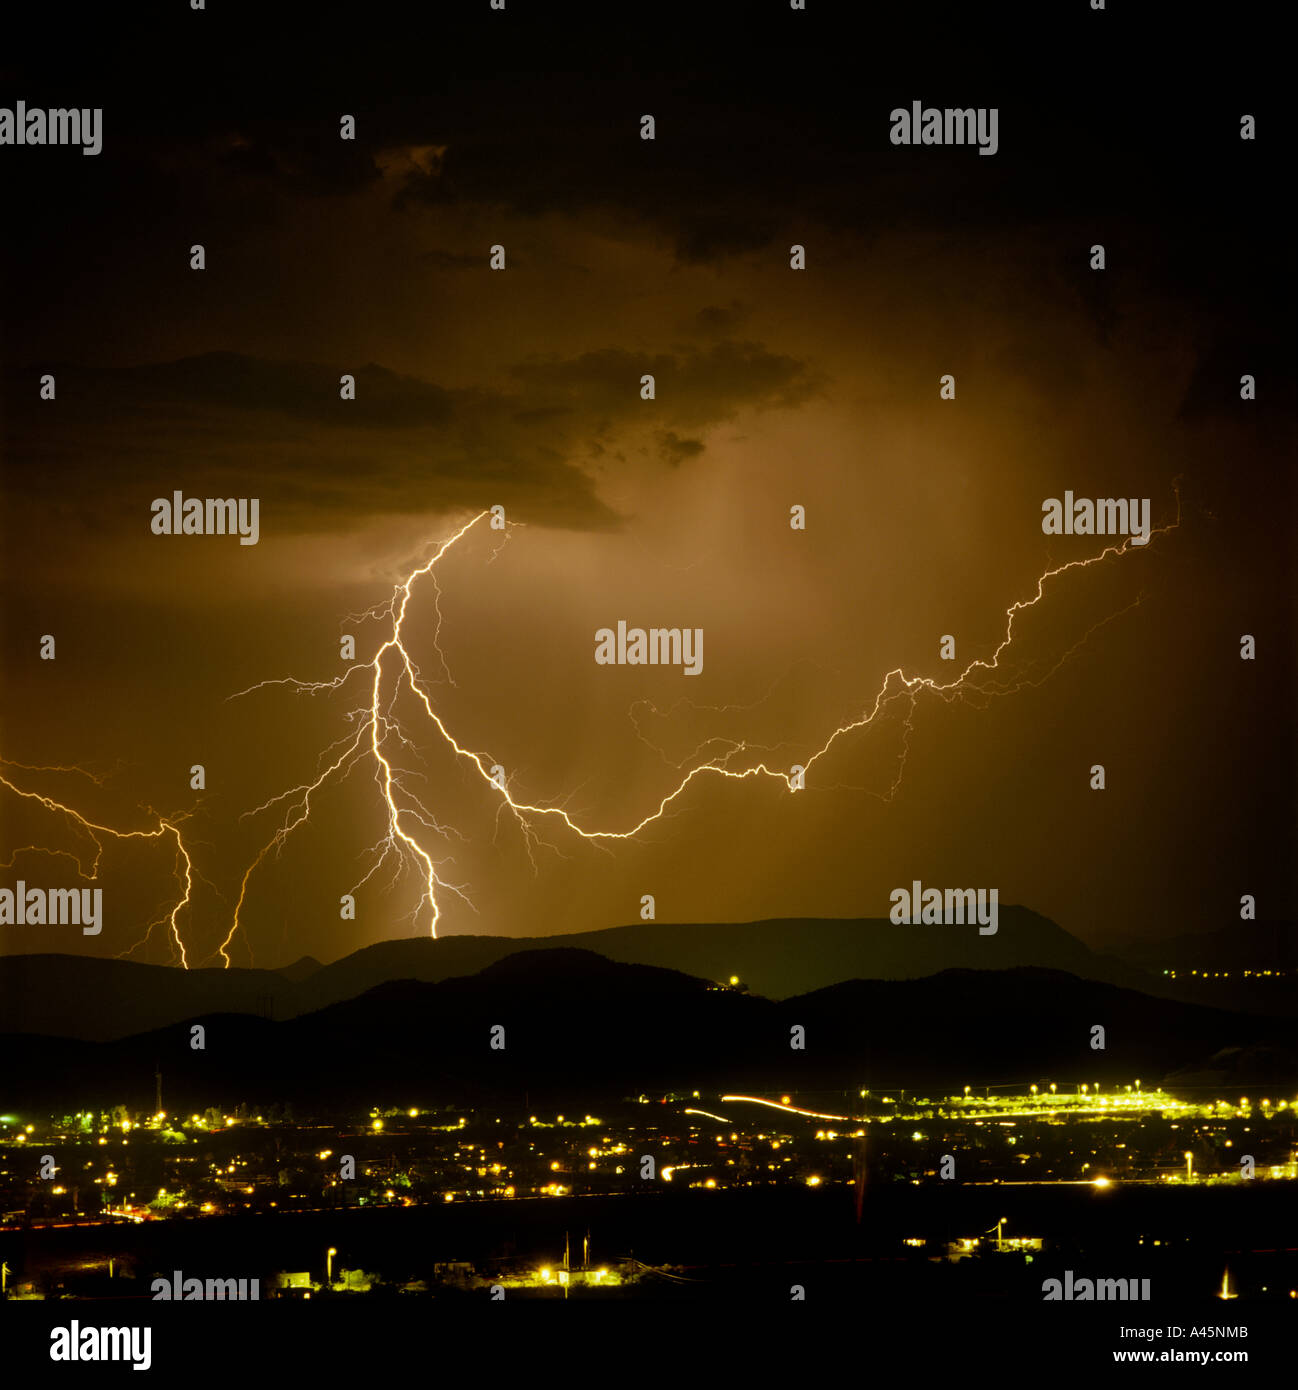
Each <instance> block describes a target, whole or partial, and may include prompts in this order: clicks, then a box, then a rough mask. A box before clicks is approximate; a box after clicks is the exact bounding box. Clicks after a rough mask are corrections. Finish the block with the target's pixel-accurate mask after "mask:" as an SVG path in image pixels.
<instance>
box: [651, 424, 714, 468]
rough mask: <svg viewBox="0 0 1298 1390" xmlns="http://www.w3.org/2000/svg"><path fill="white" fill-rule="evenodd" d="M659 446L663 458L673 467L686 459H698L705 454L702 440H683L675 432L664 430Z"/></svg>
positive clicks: (659, 438) (659, 439)
mask: <svg viewBox="0 0 1298 1390" xmlns="http://www.w3.org/2000/svg"><path fill="white" fill-rule="evenodd" d="M658 446H659V449H660V451H661V453H662V456H663V458H665V459H666V460H667V462H668V463H670V464H671V465H672V466H673V467H677V466H679V465H680V464H682V463H684V462H685V460H686V459H692V458H697V457H698V456H699V455H700V454H701V453H702V452H703V441H702V440H701V439H682V438H681V437H680V435H678V434H677V433H676V431H675V430H664V431H663V432H662V433H661V434H660V435H659V436H658Z"/></svg>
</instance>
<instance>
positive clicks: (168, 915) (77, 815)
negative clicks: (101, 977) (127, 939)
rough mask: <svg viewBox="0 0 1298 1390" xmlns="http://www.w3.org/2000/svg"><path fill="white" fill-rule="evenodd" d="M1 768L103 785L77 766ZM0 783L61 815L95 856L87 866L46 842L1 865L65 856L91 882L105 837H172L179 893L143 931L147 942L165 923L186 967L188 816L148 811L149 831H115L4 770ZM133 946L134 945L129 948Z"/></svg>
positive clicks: (190, 873) (3, 762)
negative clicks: (29, 856)
mask: <svg viewBox="0 0 1298 1390" xmlns="http://www.w3.org/2000/svg"><path fill="white" fill-rule="evenodd" d="M0 768H6V769H9V768H15V769H18V770H19V771H21V772H38V773H47V772H57V773H69V774H74V775H77V776H81V777H87V778H89V779H90V781H92V782H94V783H95V785H96V786H102V785H103V778H101V777H96V776H95V775H94V774H93V773H90V772H87V771H85V770H84V769H83V768H79V767H34V766H31V765H29V764H26V763H15V762H10V761H9V760H8V759H6V758H0ZM0 786H4V787H6V788H8V790H9V791H11V792H13V794H14V795H15V796H18V797H22V798H23V799H24V800H26V801H34V802H37V803H38V804H39V805H41V806H43V807H44V808H45V810H47V811H50V812H53V813H54V814H56V815H60V816H63V817H64V818H65V820H66V821H67V823H68V824H69V826H70V827H71V828H72V830H73V831H74V832H75V833H76V835H77V836H78V837H79V838H80V840H81V841H82V843H83V844H84V843H85V842H86V841H89V844H90V845H93V846H94V856H93V858H92V859H91V860H90V863H89V868H88V869H87V865H86V858H85V856H84V855H82V854H79V853H75V852H73V851H72V850H52V849H50V848H49V847H48V846H45V845H22V846H20V847H19V848H18V849H15V850H14V852H13V853H12V854H11V855H10V856H9V858H8V859H7V860H6V861H5V862H4V864H3V865H0V867H2V868H6V869H8V868H11V867H12V866H13V864H14V861H15V860H16V859H17V857H18V856H19V855H20V854H23V853H29V852H30V853H41V854H55V855H59V854H62V855H66V856H67V857H68V858H69V859H71V860H72V861H73V863H75V864H76V866H77V872H78V873H79V874H80V875H81V877H82V878H84V879H85V880H86V881H87V882H88V883H93V882H94V881H95V880H96V879H97V878H98V877H99V865H100V862H101V861H102V859H103V857H104V840H105V838H107V839H112V840H163V839H167V838H171V839H172V840H173V841H174V842H175V846H176V857H175V865H174V873H175V877H176V884H177V887H178V888H179V889H180V890H181V895H180V897H179V899H178V900H177V901H176V903H175V904H174V906H172V907H171V908H170V909H169V910H167V911H165V912H164V913H163V915H162V916H161V917H158V918H156V919H155V920H154V921H152V922H150V923H149V926H148V930H147V931H146V932H145V937H144V939H145V940H146V941H147V940H148V938H149V936H150V935H152V933H153V929H154V928H155V927H158V926H161V925H162V924H163V923H164V922H165V923H166V925H167V927H168V929H169V931H170V933H171V939H172V941H173V942H174V944H175V947H176V950H177V951H178V952H179V954H180V963H181V965H182V966H183V967H185V968H186V969H188V967H189V957H188V955H187V954H186V951H185V943H184V941H183V940H182V939H181V936H180V924H179V920H178V919H179V917H180V914H181V913H182V912H183V911H184V910H185V909H186V908H187V907H188V906H189V901H190V896H191V894H192V893H193V889H194V865H193V861H192V859H191V858H190V854H189V850H188V849H187V848H186V847H185V841H184V839H183V838H182V836H181V833H180V826H181V824H182V823H183V822H184V821H185V820H187V819H188V815H187V814H186V815H178V816H171V817H167V816H160V815H158V814H157V812H155V811H153V810H149V812H148V814H149V815H150V816H153V817H154V818H155V819H156V821H157V824H156V826H155V827H154V828H153V829H152V830H117V829H115V828H114V827H113V826H111V825H100V824H99V823H98V822H97V821H92V820H90V819H89V818H88V817H86V816H83V815H82V814H81V812H80V811H77V810H74V809H73V808H72V807H71V806H67V805H65V804H64V803H63V802H61V801H55V800H54V798H53V797H51V796H45V795H42V794H41V793H40V792H33V791H28V790H26V789H25V788H23V787H20V786H19V785H18V784H17V783H16V782H14V781H12V780H11V779H10V777H9V776H7V775H6V774H5V773H3V772H0ZM132 949H134V948H132Z"/></svg>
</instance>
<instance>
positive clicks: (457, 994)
mask: <svg viewBox="0 0 1298 1390" xmlns="http://www.w3.org/2000/svg"><path fill="white" fill-rule="evenodd" d="M194 1022H197V1023H201V1025H202V1026H203V1029H204V1030H205V1037H204V1044H205V1045H204V1047H203V1049H202V1050H200V1051H195V1050H194V1049H193V1048H192V1047H191V1025H190V1023H189V1022H188V1021H187V1022H185V1023H183V1024H179V1025H176V1026H172V1027H168V1028H165V1029H161V1030H156V1031H152V1032H149V1033H145V1034H141V1035H138V1036H135V1037H131V1038H125V1039H121V1040H118V1041H116V1042H108V1043H98V1044H96V1043H86V1042H78V1041H71V1040H66V1039H51V1038H38V1037H32V1036H30V1035H26V1036H18V1037H14V1036H9V1037H3V1038H0V1050H2V1055H4V1057H5V1059H6V1064H7V1065H6V1069H5V1079H4V1082H3V1083H0V1105H3V1106H4V1107H5V1108H9V1109H17V1110H21V1109H22V1108H24V1107H31V1106H39V1107H40V1108H42V1109H55V1110H57V1109H59V1108H60V1107H63V1108H68V1107H80V1108H85V1107H87V1106H96V1107H103V1106H108V1105H113V1104H125V1105H127V1106H128V1107H132V1108H139V1109H143V1108H147V1107H149V1106H151V1104H152V1099H153V1084H154V1066H155V1063H156V1064H157V1065H158V1066H160V1067H161V1070H162V1074H163V1093H164V1106H166V1108H168V1109H171V1110H179V1111H185V1112H189V1111H193V1110H202V1109H205V1108H206V1107H207V1106H209V1105H216V1106H218V1107H220V1108H222V1109H226V1110H228V1109H229V1108H231V1107H233V1106H235V1105H236V1104H238V1103H240V1102H245V1103H248V1104H249V1105H252V1106H254V1107H262V1106H266V1105H269V1104H271V1103H273V1102H283V1101H285V1100H291V1101H293V1103H294V1104H295V1105H297V1106H299V1107H300V1108H301V1109H303V1110H307V1111H312V1112H316V1113H323V1112H328V1111H331V1110H342V1109H348V1110H350V1111H352V1113H353V1114H354V1112H355V1110H356V1109H357V1108H358V1107H368V1106H383V1107H388V1106H401V1107H405V1106H411V1105H417V1106H432V1105H439V1104H441V1105H445V1104H458V1105H465V1106H474V1107H481V1108H487V1109H490V1108H492V1107H500V1108H502V1109H511V1110H518V1109H521V1108H522V1107H523V1105H524V1104H525V1103H528V1102H529V1101H530V1103H531V1104H532V1105H536V1104H537V1103H539V1102H540V1101H542V1100H546V1099H548V1100H554V1101H558V1102H560V1103H561V1104H562V1103H565V1102H566V1103H569V1104H572V1105H573V1106H574V1108H575V1107H576V1106H586V1107H592V1106H594V1105H595V1104H596V1103H597V1102H598V1101H599V1100H600V1099H601V1098H606V1099H607V1098H613V1097H618V1096H625V1095H631V1096H635V1095H638V1094H646V1095H662V1094H664V1093H666V1092H669V1091H678V1092H684V1093H686V1094H688V1093H689V1092H690V1091H693V1090H698V1091H703V1092H709V1091H711V1092H716V1091H718V1090H727V1089H729V1090H743V1089H751V1090H757V1091H763V1092H770V1091H772V1090H787V1091H806V1092H809V1091H815V1092H820V1093H824V1092H827V1091H831V1092H832V1091H835V1090H842V1091H844V1092H851V1093H853V1094H855V1092H856V1091H857V1089H858V1088H867V1089H879V1088H885V1087H897V1086H907V1087H925V1088H931V1089H941V1090H951V1091H954V1090H958V1089H959V1088H960V1087H961V1086H963V1085H993V1084H998V1083H1013V1082H1019V1083H1028V1082H1045V1081H1049V1080H1056V1081H1060V1082H1063V1083H1065V1084H1069V1083H1072V1082H1076V1081H1082V1080H1084V1081H1087V1082H1092V1081H1098V1082H1101V1083H1103V1084H1106V1085H1108V1084H1115V1083H1118V1082H1130V1081H1132V1080H1134V1079H1135V1078H1137V1077H1139V1078H1141V1079H1142V1080H1143V1081H1144V1082H1145V1083H1146V1084H1154V1083H1156V1082H1158V1081H1159V1080H1161V1079H1162V1078H1163V1077H1164V1076H1166V1075H1168V1074H1169V1073H1174V1074H1176V1075H1177V1077H1178V1079H1179V1083H1180V1084H1187V1085H1188V1084H1192V1083H1191V1082H1190V1081H1189V1080H1187V1078H1188V1077H1190V1076H1191V1075H1192V1074H1193V1073H1194V1070H1195V1069H1198V1070H1204V1069H1207V1070H1208V1071H1213V1070H1222V1069H1223V1062H1222V1058H1223V1057H1229V1058H1230V1059H1231V1063H1230V1066H1231V1069H1230V1070H1228V1071H1227V1073H1226V1074H1227V1075H1228V1076H1229V1078H1230V1085H1231V1086H1232V1087H1238V1086H1239V1085H1240V1084H1242V1083H1244V1084H1246V1082H1247V1075H1246V1074H1247V1073H1248V1072H1249V1069H1250V1067H1251V1066H1252V1067H1255V1069H1257V1071H1258V1076H1259V1079H1262V1078H1265V1079H1266V1080H1267V1081H1268V1083H1269V1082H1271V1081H1272V1080H1278V1079H1280V1078H1281V1076H1282V1075H1283V1074H1284V1073H1286V1069H1287V1075H1288V1078H1289V1080H1290V1081H1292V1080H1295V1079H1298V1060H1295V1034H1296V1032H1298V1029H1296V1028H1295V1025H1294V1024H1293V1023H1292V1022H1290V1021H1287V1020H1276V1019H1263V1018H1258V1017H1254V1016H1249V1015H1238V1014H1228V1013H1224V1012H1222V1011H1220V1010H1216V1009H1208V1008H1203V1007H1199V1006H1196V1005H1188V1004H1182V1003H1178V1002H1175V1001H1171V1000H1159V999H1152V998H1149V997H1148V996H1144V995H1140V994H1136V993H1134V992H1132V991H1129V990H1124V989H1119V988H1116V987H1114V986H1109V985H1103V984H1095V983H1093V982H1089V981H1085V980H1079V979H1077V978H1076V977H1075V976H1071V975H1068V974H1065V973H1062V972H1058V971H1043V970H1037V969H1026V968H1018V969H1013V970H1007V971H968V970H949V971H943V972H941V973H940V974H937V975H935V976H932V977H930V978H928V979H923V980H905V981H880V980H869V981H864V980H856V981H849V982H846V983H842V984H837V985H834V986H831V987H828V988H825V989H821V990H816V991H814V992H812V993H810V994H806V995H802V996H799V997H796V998H793V999H786V1000H783V1001H778V1002H777V1001H774V1000H769V999H764V998H761V997H760V996H756V995H753V994H748V993H742V992H740V991H737V990H733V989H726V988H718V987H716V986H715V985H712V984H710V983H709V982H708V981H706V980H701V979H697V978H693V977H691V976H688V975H684V974H681V973H679V972H677V971H672V970H666V969H662V968H658V967H649V966H638V965H625V964H620V963H617V962H614V961H610V960H607V959H604V958H602V957H600V956H597V955H595V954H593V953H591V952H587V951H580V950H573V949H570V948H561V949H554V948H547V949H544V950H531V951H523V952H518V953H516V954H514V955H512V956H510V957H508V958H507V959H504V960H501V961H499V962H495V963H493V964H492V965H491V966H489V967H487V968H486V969H484V970H482V971H480V972H479V973H477V974H476V975H473V976H469V977H456V978H453V979H449V980H444V981H441V982H440V983H432V984H430V983H423V982H419V981H413V980H403V981H390V982H386V983H384V984H382V985H380V986H378V987H376V988H375V989H372V990H370V991H368V992H367V993H365V994H364V995H362V996H361V997H359V998H357V999H351V1000H347V1001H345V1002H342V1003H338V1004H334V1005H330V1006H329V1007H328V1008H325V1009H322V1010H319V1011H316V1012H314V1013H310V1014H307V1015H304V1016H302V1017H300V1018H297V1019H293V1020H289V1021H285V1022H281V1023H274V1022H271V1021H269V1020H265V1019H257V1018H248V1017H241V1016H238V1015H230V1014H215V1015H208V1016H206V1017H204V1018H202V1019H198V1020H194ZM1097 1024H1098V1025H1101V1026H1103V1027H1104V1029H1105V1030H1106V1038H1105V1042H1106V1046H1105V1049H1104V1050H1103V1051H1093V1050H1092V1048H1091V1040H1092V1036H1093V1034H1092V1030H1093V1029H1094V1027H1095V1026H1096V1025H1097ZM799 1028H800V1029H801V1030H803V1031H802V1037H803V1038H804V1040H805V1046H804V1047H803V1048H801V1049H795V1048H793V1047H791V1045H790V1043H791V1039H792V1038H793V1037H794V1036H795V1034H794V1030H795V1029H799Z"/></svg>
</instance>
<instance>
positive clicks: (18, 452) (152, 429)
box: [0, 341, 815, 532]
mask: <svg viewBox="0 0 1298 1390" xmlns="http://www.w3.org/2000/svg"><path fill="white" fill-rule="evenodd" d="M45 371H50V372H52V373H53V374H54V376H55V378H56V381H57V391H58V396H57V399H56V401H55V402H48V401H40V400H39V399H38V391H37V382H38V377H39V376H40V374H41V373H43V372H45ZM344 372H347V373H349V374H350V375H352V376H353V377H354V378H355V390H356V398H355V400H343V399H342V398H341V396H340V377H341V376H342V375H343V373H344ZM644 372H652V373H654V374H655V375H656V377H657V380H658V399H657V400H655V401H654V402H652V403H651V402H645V401H642V400H641V399H640V377H641V375H642V373H644ZM506 381H507V383H509V385H508V387H507V388H502V387H500V386H495V385H482V386H467V387H455V388H450V387H445V386H442V385H439V384H438V383H436V382H431V381H425V380H422V379H420V378H418V377H413V376H407V375H402V374H400V373H397V372H393V371H391V370H389V369H388V368H386V367H383V366H381V365H378V364H376V363H369V364H366V365H364V366H360V367H349V366H342V365H339V364H332V365H327V364H321V363H309V362H292V361H275V360H269V359H265V358H259V357H253V356H249V355H246V354H241V353H233V352H212V353H204V354H202V355H199V356H194V357H186V358H181V359H179V360H177V361H173V362H163V363H152V364H146V365H138V366H130V367H109V368H105V367H94V368H86V367H78V366H73V365H68V364H56V365H52V366H50V365H46V366H41V367H27V368H22V369H10V370H8V371H7V372H6V373H5V376H4V397H5V400H4V404H5V410H4V420H3V425H0V430H2V431H3V433H2V434H0V440H2V441H3V452H4V459H5V475H6V477H5V486H6V489H7V491H8V492H9V493H10V494H11V496H17V495H22V496H26V497H29V498H39V499H42V500H43V501H44V502H45V503H48V504H51V505H55V506H62V507H64V508H65V509H67V508H72V509H73V510H75V509H76V508H82V509H83V510H84V511H85V512H86V514H87V515H98V516H99V517H100V518H101V519H102V517H103V515H104V514H112V515H117V514H120V515H122V516H123V517H134V518H135V522H138V518H139V515H140V508H141V506H142V505H144V504H145V503H147V502H148V501H149V500H151V499H152V498H153V497H157V496H167V495H170V493H171V492H172V491H173V490H175V489H176V488H179V489H181V490H182V491H183V492H185V493H186V494H187V495H190V496H223V497H229V496H248V497H252V496H255V497H258V498H260V499H261V503H262V508H263V515H266V514H268V509H270V508H272V507H273V508H274V513H275V515H276V517H277V518H278V525H279V526H280V527H281V528H282V529H285V530H293V531H298V532H312V531H316V532H326V531H336V530H340V529H341V530H345V529H349V528H352V527H357V526H361V525H364V524H366V523H367V522H369V521H372V520H373V518H374V517H376V516H382V515H387V514H395V513H411V514H418V513H420V512H425V511H427V512H445V511H449V510H459V509H464V508H478V507H482V506H487V505H493V504H495V503H501V504H503V505H505V506H506V507H507V508H508V509H509V511H510V512H511V514H513V515H515V516H518V517H519V518H520V519H527V520H531V521H534V522H537V523H540V524H549V525H555V526H560V527H565V528H574V529H580V530H606V529H609V528H614V527H617V526H619V525H621V520H622V519H621V517H620V516H619V515H618V514H617V513H616V512H615V511H614V510H612V509H611V508H610V507H609V506H608V505H607V504H606V503H605V502H604V501H603V500H602V499H601V498H600V497H599V495H598V491H597V485H596V477H597V474H598V471H599V468H600V466H601V463H600V461H601V459H602V458H603V457H604V456H605V454H606V451H607V452H611V453H612V454H613V455H615V456H619V455H620V454H621V452H622V451H623V450H624V449H625V448H627V447H628V446H630V445H633V444H635V445H640V444H643V443H647V442H649V441H650V440H651V439H653V440H656V442H657V449H656V451H655V456H656V457H657V458H659V459H661V460H662V461H664V462H665V463H666V464H668V465H670V466H672V467H679V466H680V465H681V464H682V463H684V462H686V461H688V460H692V459H696V458H697V457H698V456H699V455H700V454H702V452H703V449H704V444H703V441H702V440H701V439H699V438H697V437H695V436H694V434H684V433H681V432H680V431H685V430H688V431H694V432H697V431H702V430H705V429H707V428H708V427H709V426H712V425H716V424H719V423H720V422H722V421H724V420H728V419H731V418H732V417H733V416H734V415H735V414H736V413H737V412H738V411H739V410H741V409H743V408H745V407H754V408H774V407H785V408H788V407H793V406H796V405H798V404H800V403H801V401H803V400H805V399H806V398H807V397H808V395H809V394H810V393H811V392H812V391H813V390H814V389H815V382H814V381H813V379H812V378H811V377H810V375H809V374H808V372H807V371H806V369H805V366H804V364H802V363H801V362H798V361H797V360H795V359H793V358H791V357H787V356H783V355H780V354H776V353H771V352H768V351H767V350H766V349H765V348H764V347H763V346H762V345H761V344H758V343H732V342H728V341H725V342H720V343H716V344H714V345H712V347H711V348H710V349H709V350H708V351H707V352H697V351H690V352H685V353H679V354H673V353H659V354H654V355H652V356H648V357H646V356H644V355H641V354H638V353H632V352H628V351H627V350H625V349H621V348H603V349H599V350H595V351H591V352H587V353H583V354H581V355H579V356H577V357H572V358H553V359H547V360H531V361H527V362H523V363H518V364H516V365H514V366H513V367H512V368H510V369H509V371H508V373H507V376H506ZM135 522H132V523H128V524H135Z"/></svg>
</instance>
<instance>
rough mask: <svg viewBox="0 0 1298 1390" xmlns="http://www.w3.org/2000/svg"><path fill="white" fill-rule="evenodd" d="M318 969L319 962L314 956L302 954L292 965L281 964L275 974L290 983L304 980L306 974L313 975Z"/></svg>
mask: <svg viewBox="0 0 1298 1390" xmlns="http://www.w3.org/2000/svg"><path fill="white" fill-rule="evenodd" d="M319 969H320V962H319V961H318V960H316V958H315V957H314V956H302V957H300V958H299V959H298V960H295V961H294V962H293V964H292V965H281V966H280V967H279V969H278V970H276V971H275V974H277V975H279V976H281V977H282V978H284V979H285V980H288V981H289V982H290V983H291V984H297V982H298V981H299V980H305V979H306V977H307V976H308V975H314V974H315V972H316V971H317V970H319Z"/></svg>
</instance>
